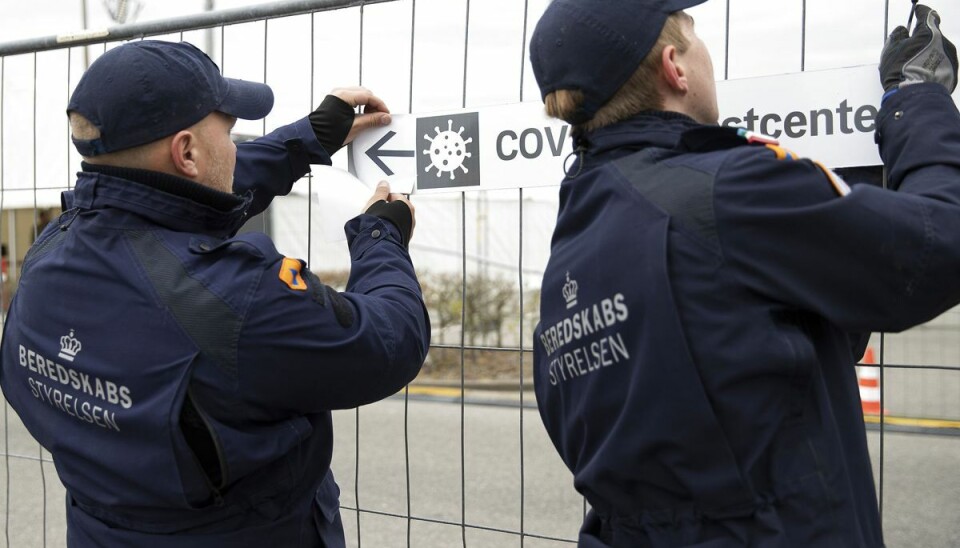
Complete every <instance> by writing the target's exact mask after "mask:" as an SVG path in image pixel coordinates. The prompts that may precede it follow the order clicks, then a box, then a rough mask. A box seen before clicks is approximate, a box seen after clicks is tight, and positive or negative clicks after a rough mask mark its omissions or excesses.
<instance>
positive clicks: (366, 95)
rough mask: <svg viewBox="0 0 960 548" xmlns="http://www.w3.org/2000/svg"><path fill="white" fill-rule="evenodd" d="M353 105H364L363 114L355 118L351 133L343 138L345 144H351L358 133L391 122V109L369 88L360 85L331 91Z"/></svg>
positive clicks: (331, 93)
mask: <svg viewBox="0 0 960 548" xmlns="http://www.w3.org/2000/svg"><path fill="white" fill-rule="evenodd" d="M330 95H333V96H335V97H337V98H339V99H340V100H342V101H343V102H345V103H347V104H348V105H350V106H351V107H358V106H360V107H363V109H362V110H361V114H360V115H358V116H356V117H355V118H354V119H353V127H352V128H350V133H348V134H347V138H346V139H344V140H343V144H344V145H346V144H349V143H351V142H353V140H354V139H356V137H357V135H358V134H359V133H360V132H361V131H363V130H365V129H369V128H373V127H380V126H385V125H387V124H389V123H390V121H391V118H390V109H389V108H387V105H386V103H384V102H383V100H382V99H380V98H379V97H377V96H376V95H374V94H373V92H371V91H370V90H369V89H367V88H364V87H360V86H351V87H345V88H337V89H334V90H333V91H331V92H330Z"/></svg>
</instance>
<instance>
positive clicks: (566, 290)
mask: <svg viewBox="0 0 960 548" xmlns="http://www.w3.org/2000/svg"><path fill="white" fill-rule="evenodd" d="M577 288H578V286H577V280H571V279H570V273H569V272H567V283H565V284H563V298H564V299H566V300H567V308H573V307H574V306H576V305H577Z"/></svg>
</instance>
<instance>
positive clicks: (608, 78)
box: [530, 0, 706, 124]
mask: <svg viewBox="0 0 960 548" xmlns="http://www.w3.org/2000/svg"><path fill="white" fill-rule="evenodd" d="M704 2H706V0H553V1H552V2H551V3H550V5H549V6H547V9H546V11H545V12H544V13H543V17H541V18H540V22H539V23H537V28H536V30H534V31H533V36H532V37H531V39H530V64H531V65H532V66H533V74H534V76H535V77H536V79H537V84H538V85H539V86H540V94H541V96H542V97H543V98H546V97H547V95H549V94H550V93H551V92H554V91H557V90H559V89H569V90H580V91H581V92H583V98H584V101H583V105H581V108H580V110H579V112H578V113H577V119H576V120H573V123H575V124H581V123H584V122H587V121H589V120H590V119H591V118H593V116H594V114H596V113H597V111H598V110H600V107H602V106H603V105H604V104H606V102H607V101H609V100H610V98H611V97H613V96H614V94H616V92H617V90H619V89H620V87H621V86H623V84H625V83H626V82H627V80H629V79H630V76H632V75H633V73H634V72H636V70H637V67H639V66H640V63H641V62H643V59H644V58H645V57H646V56H647V54H648V53H650V50H651V49H653V46H654V45H655V44H656V43H657V39H658V38H659V37H660V32H661V31H662V30H663V24H664V23H665V22H666V21H667V17H669V16H670V14H671V13H674V12H676V11H680V10H682V9H686V8H689V7H692V6H696V5H697V4H702V3H704Z"/></svg>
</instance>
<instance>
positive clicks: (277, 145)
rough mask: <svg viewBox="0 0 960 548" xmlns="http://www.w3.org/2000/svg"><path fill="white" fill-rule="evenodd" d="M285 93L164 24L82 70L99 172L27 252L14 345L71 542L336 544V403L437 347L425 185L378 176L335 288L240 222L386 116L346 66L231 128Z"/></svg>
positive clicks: (81, 140) (83, 116)
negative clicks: (319, 92) (423, 229)
mask: <svg viewBox="0 0 960 548" xmlns="http://www.w3.org/2000/svg"><path fill="white" fill-rule="evenodd" d="M358 105H362V106H364V109H365V112H364V113H363V114H355V113H354V110H353V108H354V107H356V106H358ZM272 107H273V93H272V91H271V90H270V88H269V87H268V86H266V85H264V84H259V83H253V82H245V81H241V80H234V79H230V78H224V77H222V76H221V75H220V72H219V69H218V68H217V66H216V65H215V64H214V63H213V61H211V60H210V59H209V58H208V57H207V56H206V55H205V54H204V53H203V52H201V51H200V50H198V49H197V48H195V47H193V46H192V45H190V44H187V43H171V42H160V41H149V40H145V41H140V42H133V43H128V44H125V45H122V46H119V47H117V48H115V49H111V50H110V51H108V52H106V53H105V54H104V55H103V56H101V57H100V58H99V59H98V60H97V61H96V62H95V63H94V64H93V65H91V66H90V68H89V69H88V70H87V72H86V73H84V75H83V77H82V78H81V80H80V82H79V83H78V85H77V88H76V90H75V91H74V92H73V95H72V97H71V100H70V103H69V105H68V107H67V110H68V114H69V116H70V123H71V128H72V132H73V142H74V145H75V146H76V148H77V150H78V151H79V152H80V154H81V155H82V156H83V158H84V162H83V164H82V169H83V171H82V172H81V173H80V174H79V175H78V180H77V184H76V187H75V188H74V189H73V190H72V191H69V192H65V193H64V194H63V209H64V211H63V214H62V215H60V217H59V219H57V220H56V221H53V222H51V223H50V225H49V226H48V227H47V229H46V230H44V231H43V233H42V234H40V236H39V237H38V238H37V241H36V243H35V244H34V246H33V247H32V248H31V249H30V251H29V253H28V254H27V256H26V258H25V259H24V263H23V274H22V277H21V281H20V287H19V290H18V292H17V295H16V297H15V298H14V300H13V304H12V306H11V308H10V314H9V317H8V318H7V322H6V326H5V329H6V331H5V333H4V337H3V343H2V348H0V355H2V370H0V384H2V387H3V393H4V395H5V396H6V398H7V400H8V401H9V402H10V405H11V406H13V408H14V409H15V410H16V412H17V413H18V414H19V416H20V418H21V419H22V420H23V422H24V424H25V425H26V427H27V429H28V430H29V431H30V433H31V434H33V436H34V437H36V438H37V440H39V442H40V443H41V444H42V445H43V446H44V447H45V448H46V449H47V450H49V451H50V453H51V454H52V455H53V462H54V464H55V465H56V468H57V472H58V474H59V476H60V479H61V481H62V482H63V484H64V486H65V487H66V490H67V545H68V546H70V547H71V548H81V547H94V546H98V547H99V546H103V547H115V546H136V547H140V548H160V547H171V548H173V547H176V548H216V547H224V548H226V547H229V548H238V547H249V548H262V547H264V546H277V547H302V548H307V547H310V548H319V547H342V546H344V535H343V527H342V523H341V519H340V513H339V500H338V495H339V489H338V487H337V484H336V482H335V481H334V478H333V474H332V472H331V470H330V461H331V457H332V453H333V424H332V421H331V415H330V410H332V409H342V408H349V407H356V406H358V405H363V404H366V403H370V402H373V401H376V400H379V399H381V398H384V397H386V396H389V395H391V394H393V393H395V392H396V391H397V390H399V389H400V388H402V387H403V386H404V385H405V384H406V383H407V382H409V381H410V380H412V379H413V378H414V377H415V376H416V374H417V372H418V371H419V370H420V367H421V365H422V364H423V360H424V357H425V355H426V352H427V348H428V345H429V340H430V328H429V319H428V317H427V313H426V309H425V307H424V304H423V298H422V294H421V291H420V286H419V284H418V282H417V278H416V275H415V273H414V271H413V265H412V264H411V262H410V256H409V255H408V253H407V246H408V245H409V242H410V237H411V235H412V231H413V225H414V217H413V207H412V206H411V205H410V204H409V202H407V201H406V200H405V199H404V198H403V197H401V196H399V195H391V194H390V193H389V188H388V187H387V186H386V184H381V186H380V187H378V189H377V191H376V192H375V193H374V195H373V197H372V198H371V200H370V201H369V202H368V204H367V206H366V207H365V208H364V210H365V213H364V214H362V215H359V216H358V217H356V218H354V219H352V220H350V221H349V222H348V223H347V225H346V233H347V240H348V244H349V247H350V255H351V258H352V261H353V262H352V267H351V272H350V280H349V282H348V284H347V288H346V291H345V292H342V293H341V292H337V291H335V290H334V289H332V288H330V287H327V286H325V285H324V284H323V282H321V281H320V280H319V279H318V278H317V276H316V275H314V274H313V273H311V272H310V270H309V269H308V268H307V266H306V265H305V263H304V262H303V261H301V260H299V259H296V258H292V257H285V256H284V255H282V254H281V253H280V252H278V251H277V249H276V248H275V247H274V245H273V242H271V241H270V238H268V237H267V236H266V235H265V234H262V233H255V232H250V233H245V234H243V235H240V236H237V235H236V233H237V230H238V229H239V228H240V227H241V225H242V224H243V223H244V222H245V220H247V219H248V218H249V217H251V216H253V215H256V214H257V213H259V212H261V211H263V210H264V209H265V208H266V207H267V206H268V205H269V204H270V202H271V200H272V199H273V198H274V197H275V196H279V195H284V194H287V193H288V192H290V189H291V187H292V185H293V183H294V182H296V181H297V180H299V179H300V178H301V177H303V176H304V175H305V174H306V173H307V172H308V171H309V169H310V164H328V165H329V164H330V155H331V154H333V153H334V152H335V151H336V150H337V149H339V148H340V147H341V146H343V145H344V144H346V143H347V142H349V141H351V140H352V139H353V138H354V136H355V135H356V134H357V133H358V132H359V131H362V130H364V129H365V128H368V127H372V126H377V125H383V124H385V123H389V121H390V115H389V111H388V110H387V108H386V106H385V105H384V104H383V102H382V101H381V100H380V99H378V98H377V97H376V96H375V95H373V94H372V93H370V91H368V90H366V89H363V88H342V89H337V90H334V91H333V92H332V93H331V95H328V96H327V98H326V99H324V101H323V102H322V103H321V105H320V107H318V108H317V110H316V111H314V112H313V113H311V114H310V115H309V116H308V117H306V118H304V119H302V120H300V121H298V122H295V123H294V124H291V125H288V126H283V127H281V128H279V129H277V130H276V131H274V132H272V133H270V134H269V135H267V136H265V137H263V138H260V139H257V140H255V141H252V142H249V143H243V144H241V145H239V147H238V146H235V145H234V143H233V141H232V140H231V138H230V130H231V128H232V127H233V125H234V123H235V122H236V119H237V118H243V119H249V120H256V119H259V118H263V117H264V116H266V115H267V113H268V112H269V111H270V110H271V108H272ZM321 184H322V183H321ZM305 229H306V228H305Z"/></svg>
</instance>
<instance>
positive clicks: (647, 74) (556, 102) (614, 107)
mask: <svg viewBox="0 0 960 548" xmlns="http://www.w3.org/2000/svg"><path fill="white" fill-rule="evenodd" d="M689 17H690V16H689V15H687V14H686V13H684V12H682V11H678V12H674V13H672V14H670V17H668V18H667V21H666V22H665V23H664V25H663V30H662V31H660V37H659V38H658V39H657V43H656V44H654V46H653V48H652V49H651V50H650V53H648V54H647V56H646V57H645V58H644V59H643V61H641V62H640V66H639V67H637V70H636V71H634V73H633V75H632V76H630V79H629V80H627V82H626V83H625V84H623V85H622V86H621V87H620V89H619V90H617V93H616V94H614V96H613V97H612V98H610V100H609V101H607V102H606V103H605V104H604V105H603V106H602V107H600V110H598V111H597V113H596V114H594V115H593V118H591V119H590V120H588V121H586V122H584V123H582V124H577V125H574V132H575V133H583V132H587V131H593V130H595V129H599V128H602V127H604V126H609V125H611V124H614V123H616V122H620V121H622V120H626V119H627V118H630V117H631V116H634V115H635V114H637V113H638V112H641V111H644V110H660V109H662V108H663V97H662V96H661V95H660V92H659V91H658V90H657V77H658V76H659V75H660V73H661V70H662V68H661V63H660V58H661V57H662V56H663V50H664V48H666V47H667V46H674V47H675V48H677V51H679V52H680V53H684V52H686V51H687V49H688V48H689V47H690V39H689V38H687V36H686V34H684V32H683V26H682V24H681V21H683V20H685V19H689ZM543 102H544V105H545V106H546V109H547V114H549V115H550V116H552V117H554V118H559V119H561V120H565V121H567V122H570V121H571V120H573V119H574V118H575V116H576V112H577V110H578V109H579V107H580V105H582V104H583V92H581V91H580V90H576V89H560V90H557V91H554V92H552V93H550V94H549V95H547V97H546V98H545V99H544V101H543Z"/></svg>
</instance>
